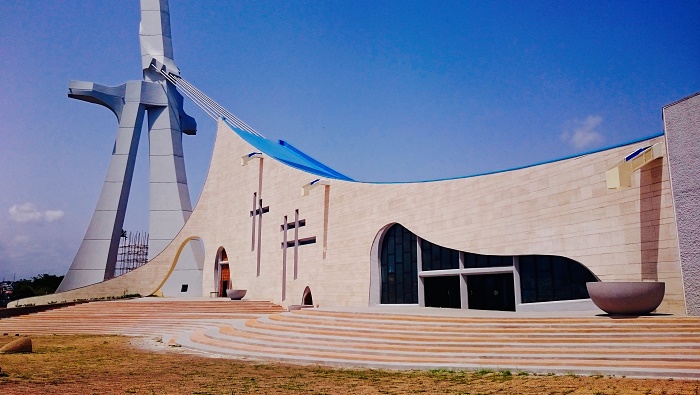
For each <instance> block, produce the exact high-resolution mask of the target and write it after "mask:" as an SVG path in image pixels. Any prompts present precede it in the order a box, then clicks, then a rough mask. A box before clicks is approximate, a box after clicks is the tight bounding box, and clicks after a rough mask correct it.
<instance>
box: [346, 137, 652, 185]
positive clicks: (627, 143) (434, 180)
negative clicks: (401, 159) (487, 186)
mask: <svg viewBox="0 0 700 395" xmlns="http://www.w3.org/2000/svg"><path fill="white" fill-rule="evenodd" d="M664 134H665V133H664V132H660V133H655V134H652V135H649V136H646V137H641V138H638V139H635V140H632V141H627V142H624V143H619V144H613V145H609V146H606V147H603V148H597V149H594V150H590V151H585V152H582V153H578V154H573V155H569V156H565V157H562V158H556V159H550V160H545V161H542V162H536V163H532V164H529V165H523V166H516V167H511V168H507V169H502V170H494V171H487V172H483V173H476V174H470V175H466V176H457V177H445V178H437V179H433V180H422V181H374V182H373V181H357V182H364V183H367V184H417V183H422V182H437V181H449V180H459V179H463V178H473V177H480V176H488V175H491V174H498V173H506V172H509V171H515V170H521V169H527V168H530V167H535V166H541V165H546V164H549V163H554V162H561V161H564V160H569V159H574V158H578V157H581V156H586V155H590V154H595V153H597V152H603V151H607V150H611V149H615V148H620V147H624V146H626V145H631V144H637V143H641V142H642V141H646V140H651V139H655V138H657V137H661V136H663V135H664Z"/></svg>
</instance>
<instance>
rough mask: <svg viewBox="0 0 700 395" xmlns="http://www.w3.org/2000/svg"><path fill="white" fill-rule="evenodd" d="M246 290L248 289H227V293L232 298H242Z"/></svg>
mask: <svg viewBox="0 0 700 395" xmlns="http://www.w3.org/2000/svg"><path fill="white" fill-rule="evenodd" d="M246 292H247V290H245V289H227V290H226V295H227V296H228V297H229V298H231V300H241V299H243V297H244V296H245V293H246Z"/></svg>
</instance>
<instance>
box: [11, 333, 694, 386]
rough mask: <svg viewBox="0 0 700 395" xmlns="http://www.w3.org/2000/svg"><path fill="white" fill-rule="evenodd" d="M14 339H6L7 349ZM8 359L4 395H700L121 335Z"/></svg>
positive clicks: (55, 341)
mask: <svg viewBox="0 0 700 395" xmlns="http://www.w3.org/2000/svg"><path fill="white" fill-rule="evenodd" d="M13 339H14V337H10V336H0V346H2V345H3V344H5V343H7V342H9V341H11V340H13ZM32 340H33V342H34V351H35V352H34V353H32V354H13V355H0V368H2V372H3V373H5V374H4V375H2V374H0V394H3V395H11V394H100V395H102V394H148V395H151V394H200V395H205V394H209V395H214V394H217V395H218V394H222V395H232V394H409V393H410V394H421V393H422V394H576V395H578V394H590V395H603V394H605V395H608V394H640V395H642V394H655V395H657V394H658V395H661V394H689V395H690V394H692V395H695V394H699V393H700V389H699V388H700V382H698V381H691V380H644V379H629V378H619V377H603V376H592V377H585V376H576V375H573V374H569V375H559V376H554V375H545V376H541V375H540V376H538V375H528V374H525V373H524V372H510V371H506V370H502V371H495V370H493V371H492V370H480V371H476V372H462V371H457V372H454V371H448V370H434V371H409V372H403V371H385V370H370V369H333V368H326V367H319V366H296V365H287V364H279V363H257V362H247V361H240V360H233V359H214V358H206V357H202V356H198V355H191V354H187V353H183V352H150V351H146V350H142V349H139V348H137V347H134V346H133V345H132V344H131V342H132V340H133V339H131V338H127V337H120V336H84V335H71V336H36V337H33V338H32Z"/></svg>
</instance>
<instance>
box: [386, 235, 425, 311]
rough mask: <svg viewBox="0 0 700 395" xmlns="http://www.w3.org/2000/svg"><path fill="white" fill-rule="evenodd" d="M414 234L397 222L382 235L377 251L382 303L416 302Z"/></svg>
mask: <svg viewBox="0 0 700 395" xmlns="http://www.w3.org/2000/svg"><path fill="white" fill-rule="evenodd" d="M417 257H418V255H417V248H416V236H415V235H414V234H413V233H411V232H409V231H408V229H406V228H404V227H403V226H401V225H399V224H395V225H392V226H391V227H390V228H389V229H388V230H387V232H386V234H385V235H384V240H383V241H382V248H381V252H380V258H379V259H380V263H381V272H382V295H381V303H383V304H398V303H418V267H417V266H418V259H417Z"/></svg>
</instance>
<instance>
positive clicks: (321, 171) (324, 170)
mask: <svg viewBox="0 0 700 395" xmlns="http://www.w3.org/2000/svg"><path fill="white" fill-rule="evenodd" d="M222 119H223V120H224V122H226V124H227V125H228V126H229V128H231V130H233V131H234V132H235V133H236V134H238V135H239V136H240V137H241V138H242V139H243V140H245V141H246V142H248V143H249V144H250V145H252V146H254V147H255V148H257V149H259V150H260V151H262V152H263V153H265V154H267V155H268V156H271V157H273V158H275V159H277V160H278V161H280V162H282V163H284V164H286V165H288V166H291V167H294V168H296V169H299V170H302V171H305V172H307V173H311V174H314V175H317V176H321V177H329V178H333V179H337V180H343V181H349V182H362V183H365V184H417V183H423V182H437V181H449V180H459V179H463V178H473V177H480V176H487V175H491V174H498V173H506V172H509V171H515V170H521V169H527V168H530V167H535V166H541V165H546V164H549V163H554V162H561V161H564V160H569V159H573V158H578V157H581V156H586V155H590V154H595V153H597V152H602V151H607V150H611V149H615V148H619V147H624V146H626V145H631V144H636V143H640V142H642V141H646V140H651V139H654V138H657V137H661V136H663V135H664V132H660V133H654V134H652V135H649V136H645V137H641V138H638V139H635V140H632V141H627V142H624V143H619V144H613V145H609V146H606V147H602V148H597V149H594V150H590V151H585V152H581V153H577V154H573V155H569V156H565V157H562V158H556V159H550V160H546V161H541V162H536V163H532V164H529V165H523V166H516V167H511V168H507V169H502V170H494V171H487V172H482V173H476V174H470V175H466V176H457V177H445V178H436V179H432V180H419V181H358V180H354V179H352V178H350V177H348V176H346V175H344V174H342V173H340V172H338V171H335V170H333V169H332V168H330V167H328V166H326V165H324V164H323V163H321V162H319V161H318V160H316V159H314V158H312V157H311V156H309V155H307V154H305V153H304V152H302V151H301V150H299V149H297V148H296V147H294V146H293V145H291V144H289V143H288V142H286V141H284V140H279V142H278V143H275V142H273V141H272V140H268V139H266V138H265V137H262V136H255V135H253V134H251V133H249V132H246V131H244V130H241V129H239V128H238V127H236V126H234V125H232V124H231V123H230V122H228V120H226V119H225V118H222ZM244 134H245V136H244ZM253 137H254V138H253ZM255 139H263V140H265V141H267V142H269V143H271V144H279V146H280V147H284V148H286V149H288V150H289V151H291V152H292V153H293V154H294V155H297V156H299V157H301V158H302V159H304V160H306V161H308V162H310V163H311V164H312V165H314V166H316V167H317V169H314V168H311V167H309V166H305V165H303V164H301V163H294V162H290V161H288V160H285V159H282V158H279V157H277V156H276V155H274V154H273V153H271V152H267V150H265V149H264V148H263V147H260V146H258V145H256V144H255V141H254V140H255Z"/></svg>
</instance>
